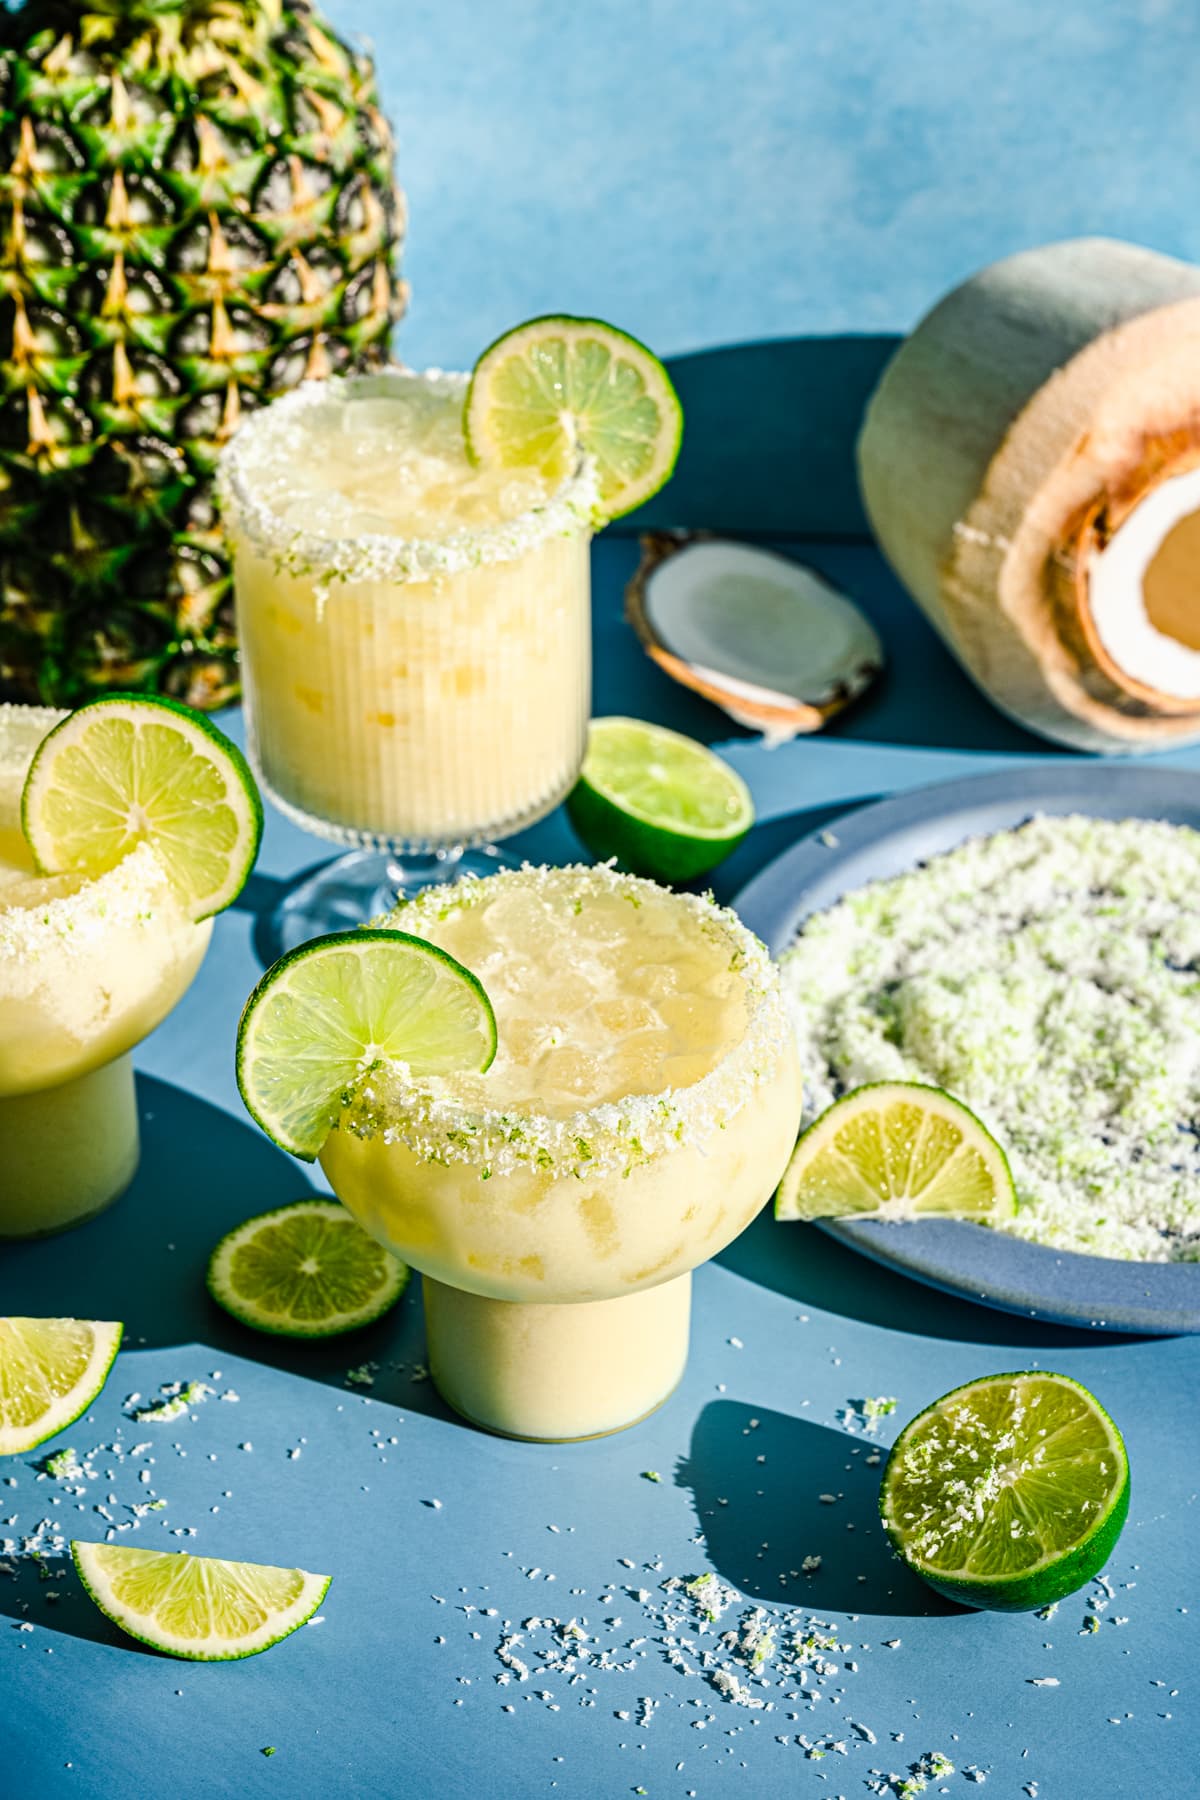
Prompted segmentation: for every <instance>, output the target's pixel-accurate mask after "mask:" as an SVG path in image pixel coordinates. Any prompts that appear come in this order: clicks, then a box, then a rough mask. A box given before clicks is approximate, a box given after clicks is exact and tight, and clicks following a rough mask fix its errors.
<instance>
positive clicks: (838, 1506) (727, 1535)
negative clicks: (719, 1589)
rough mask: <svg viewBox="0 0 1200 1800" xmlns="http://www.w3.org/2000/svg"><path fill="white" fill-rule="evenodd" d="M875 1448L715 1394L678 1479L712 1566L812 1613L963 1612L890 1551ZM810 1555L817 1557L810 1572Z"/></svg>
mask: <svg viewBox="0 0 1200 1800" xmlns="http://www.w3.org/2000/svg"><path fill="white" fill-rule="evenodd" d="M875 1452H880V1453H881V1454H883V1447H882V1446H881V1445H880V1444H878V1443H877V1442H876V1440H875V1439H874V1438H872V1437H863V1436H858V1437H854V1436H851V1435H850V1434H849V1433H848V1432H844V1431H833V1430H831V1429H830V1428H829V1426H827V1425H819V1424H817V1423H816V1422H815V1421H814V1420H810V1419H801V1418H796V1417H793V1416H791V1415H789V1414H787V1413H780V1412H773V1411H771V1410H770V1409H769V1408H766V1409H762V1408H759V1409H755V1408H754V1407H752V1406H746V1405H743V1404H742V1402H741V1401H736V1400H713V1401H710V1402H709V1404H708V1405H707V1406H706V1407H705V1408H704V1410H703V1412H702V1413H701V1414H700V1417H699V1418H698V1419H697V1421H696V1426H695V1429H694V1431H693V1433H692V1443H691V1450H690V1452H689V1454H688V1455H687V1456H686V1457H685V1458H684V1459H683V1460H682V1461H681V1462H680V1464H679V1467H678V1468H677V1470H676V1473H675V1483H676V1486H677V1487H683V1488H689V1489H690V1490H691V1494H692V1504H693V1506H694V1507H695V1509H696V1519H697V1522H698V1523H699V1526H700V1529H701V1530H702V1531H703V1533H704V1536H705V1541H706V1543H707V1545H708V1554H709V1557H710V1559H711V1561H712V1564H713V1567H714V1568H715V1569H716V1571H717V1573H718V1574H719V1575H720V1576H721V1577H722V1578H723V1579H724V1580H725V1581H728V1582H731V1583H732V1584H733V1585H734V1586H735V1587H738V1588H740V1589H741V1590H742V1592H743V1593H745V1594H750V1595H753V1596H754V1597H755V1598H756V1599H760V1600H769V1601H771V1602H773V1603H776V1604H778V1603H780V1602H787V1603H789V1604H791V1605H793V1606H797V1605H800V1606H804V1607H806V1608H811V1610H812V1611H813V1612H815V1613H817V1614H818V1615H820V1614H823V1613H825V1612H841V1613H845V1612H851V1613H887V1614H900V1615H904V1616H917V1617H924V1616H927V1615H940V1614H943V1613H956V1612H962V1611H964V1610H965V1609H964V1608H962V1607H958V1606H955V1605H953V1603H952V1602H950V1601H948V1600H943V1599H942V1598H941V1596H940V1595H938V1594H935V1593H934V1592H933V1590H932V1589H931V1588H927V1587H926V1586H925V1584H924V1582H922V1581H918V1580H917V1578H916V1576H915V1575H912V1574H910V1572H909V1571H908V1570H907V1569H906V1568H905V1567H904V1564H903V1563H901V1562H898V1561H897V1560H896V1558H895V1557H894V1556H893V1555H892V1552H891V1549H890V1548H889V1546H888V1542H887V1539H886V1538H885V1536H884V1534H883V1531H882V1529H881V1527H880V1524H879V1482H880V1477H881V1473H882V1465H881V1464H877V1465H875V1466H873V1467H872V1466H871V1465H869V1464H868V1463H867V1461H866V1459H867V1457H868V1456H870V1455H872V1454H873V1453H875ZM760 1459H761V1460H760ZM822 1495H827V1496H832V1500H829V1499H825V1500H822V1499H821V1496H822ZM806 1557H819V1558H820V1559H821V1561H820V1566H819V1567H818V1568H817V1569H815V1570H813V1571H812V1572H811V1573H809V1574H806V1573H805V1572H804V1568H803V1564H804V1560H805V1558H806Z"/></svg>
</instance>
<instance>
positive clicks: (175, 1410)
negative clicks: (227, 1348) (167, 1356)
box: [127, 1381, 214, 1425]
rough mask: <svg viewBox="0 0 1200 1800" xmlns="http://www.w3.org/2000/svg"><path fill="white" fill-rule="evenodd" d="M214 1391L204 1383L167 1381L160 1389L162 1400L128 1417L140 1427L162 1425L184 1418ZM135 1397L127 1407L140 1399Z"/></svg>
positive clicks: (130, 1412) (151, 1403) (131, 1411)
mask: <svg viewBox="0 0 1200 1800" xmlns="http://www.w3.org/2000/svg"><path fill="white" fill-rule="evenodd" d="M213 1391H214V1390H213V1389H212V1388H210V1387H209V1386H208V1384H207V1382H204V1381H166V1382H163V1384H162V1385H161V1387H160V1388H159V1393H160V1394H161V1396H162V1398H161V1399H159V1400H152V1401H151V1402H150V1404H149V1405H148V1406H143V1407H140V1408H134V1410H129V1411H127V1416H128V1417H129V1418H131V1419H132V1420H133V1421H134V1423H135V1424H138V1425H150V1424H153V1425H162V1424H165V1423H167V1421H169V1420H171V1419H179V1418H182V1417H183V1415H184V1414H185V1413H189V1412H190V1411H191V1409H192V1407H193V1406H200V1405H202V1404H203V1403H204V1401H205V1400H207V1399H208V1397H209V1395H210V1394H211V1393H212V1392H213ZM140 1397H141V1396H140V1395H133V1396H131V1397H130V1401H129V1402H128V1403H127V1407H130V1406H132V1405H133V1402H134V1401H136V1400H137V1399H140Z"/></svg>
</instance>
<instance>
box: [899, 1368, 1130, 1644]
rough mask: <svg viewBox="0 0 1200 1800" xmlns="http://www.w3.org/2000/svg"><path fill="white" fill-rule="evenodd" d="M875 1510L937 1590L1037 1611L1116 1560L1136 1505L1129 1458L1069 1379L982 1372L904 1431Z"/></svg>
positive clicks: (1089, 1398)
mask: <svg viewBox="0 0 1200 1800" xmlns="http://www.w3.org/2000/svg"><path fill="white" fill-rule="evenodd" d="M879 1511H880V1516H881V1518H882V1519H883V1523H884V1528H885V1529H886V1531H887V1534H888V1536H889V1537H890V1539H891V1540H892V1546H893V1548H894V1549H895V1551H896V1553H897V1555H898V1556H900V1557H901V1558H902V1560H903V1561H904V1562H906V1563H907V1564H908V1566H909V1568H910V1569H912V1570H913V1571H914V1572H915V1573H916V1574H917V1575H920V1576H921V1577H922V1578H923V1580H925V1581H927V1582H928V1583H929V1585H930V1586H931V1587H934V1588H936V1589H937V1591H938V1592H939V1593H940V1594H945V1595H947V1596H948V1597H949V1598H950V1599H951V1600H958V1601H960V1602H961V1603H962V1605H964V1606H978V1607H986V1608H989V1609H992V1610H994V1611H997V1612H1032V1611H1033V1610H1034V1608H1035V1607H1039V1606H1049V1605H1050V1603H1051V1602H1052V1601H1054V1600H1061V1599H1063V1598H1064V1597H1065V1596H1066V1595H1067V1594H1073V1593H1074V1592H1075V1591H1076V1589H1077V1588H1081V1587H1082V1586H1083V1584H1084V1583H1085V1582H1086V1581H1090V1580H1091V1579H1092V1576H1093V1575H1096V1574H1098V1573H1099V1571H1100V1570H1101V1569H1102V1568H1103V1567H1104V1564H1105V1563H1106V1562H1107V1561H1108V1558H1109V1556H1110V1555H1111V1554H1112V1550H1113V1547H1114V1545H1115V1544H1116V1541H1117V1539H1118V1537H1119V1536H1120V1535H1121V1527H1122V1525H1124V1523H1125V1516H1126V1514H1127V1513H1128V1511H1129V1460H1128V1458H1127V1456H1126V1454H1125V1445H1124V1444H1123V1443H1122V1441H1121V1434H1120V1432H1119V1431H1118V1430H1117V1428H1116V1426H1115V1425H1114V1424H1113V1422H1112V1420H1111V1419H1110V1418H1109V1416H1108V1414H1107V1413H1106V1412H1105V1410H1104V1408H1103V1407H1102V1406H1101V1404H1100V1402H1099V1401H1098V1400H1097V1399H1096V1398H1095V1396H1094V1395H1093V1394H1089V1393H1088V1390H1087V1389H1086V1388H1085V1387H1081V1386H1080V1384H1079V1382H1077V1381H1072V1380H1071V1378H1070V1376H1069V1375H1051V1374H1046V1373H1043V1371H1042V1370H1040V1369H1032V1370H1026V1371H1024V1372H1021V1373H1018V1374H1014V1375H985V1376H983V1377H982V1378H981V1379H980V1380H978V1381H969V1382H967V1383H966V1385H965V1386H964V1387H960V1388H955V1389H954V1391H953V1392H952V1393H949V1394H947V1395H945V1397H944V1398H943V1399H941V1400H937V1401H935V1402H934V1404H933V1405H932V1406H929V1407H926V1409H925V1411H924V1412H923V1413H919V1414H918V1415H917V1417H916V1418H915V1419H914V1420H913V1421H912V1423H911V1424H909V1425H906V1426H905V1428H904V1430H903V1431H902V1432H901V1433H900V1436H899V1437H898V1438H897V1439H896V1442H895V1444H894V1446H893V1447H892V1452H891V1455H890V1456H889V1457H888V1462H887V1468H886V1469H885V1470H884V1475H883V1485H882V1487H881V1489H880V1494H879Z"/></svg>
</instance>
